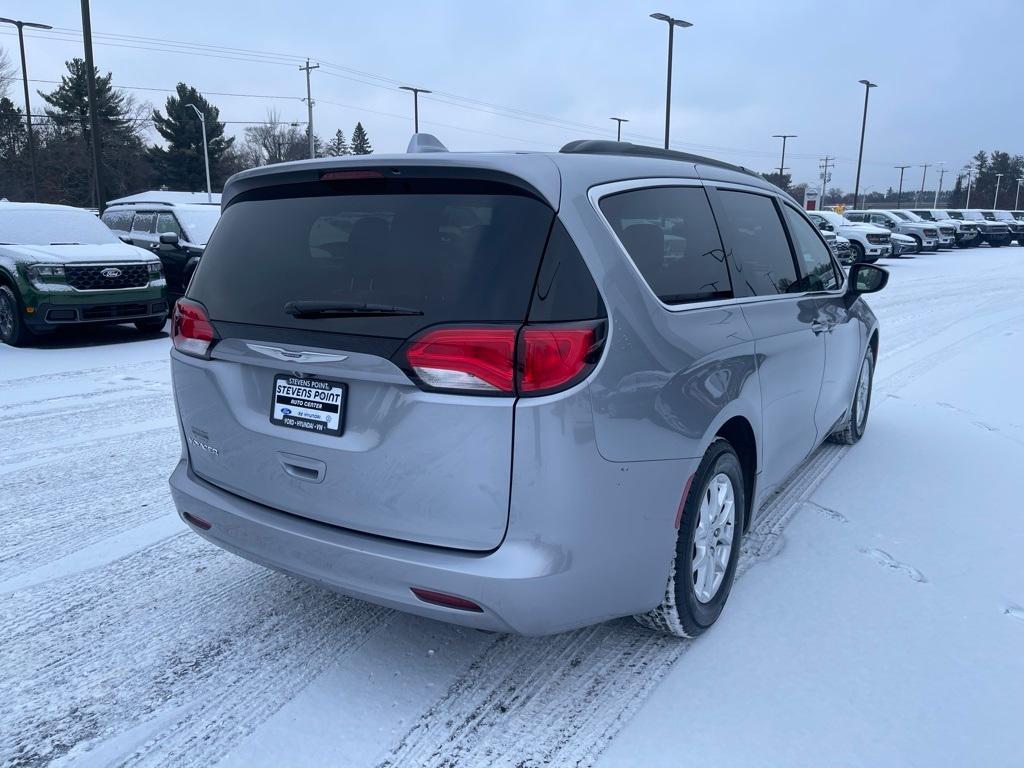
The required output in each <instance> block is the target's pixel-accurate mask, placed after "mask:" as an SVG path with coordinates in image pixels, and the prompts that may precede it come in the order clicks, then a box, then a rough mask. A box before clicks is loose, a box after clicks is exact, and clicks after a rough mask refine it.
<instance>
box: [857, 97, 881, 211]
mask: <svg viewBox="0 0 1024 768" xmlns="http://www.w3.org/2000/svg"><path fill="white" fill-rule="evenodd" d="M857 82H858V83H860V84H861V85H863V86H864V117H863V118H862V119H861V122H860V152H859V153H858V154H857V181H856V183H855V184H854V185H853V208H854V210H856V209H857V196H858V195H859V194H860V165H861V161H863V159H864V130H865V129H866V128H867V125H868V94H870V93H871V89H872V88H877V87H878V83H872V82H871V81H870V80H858V81H857Z"/></svg>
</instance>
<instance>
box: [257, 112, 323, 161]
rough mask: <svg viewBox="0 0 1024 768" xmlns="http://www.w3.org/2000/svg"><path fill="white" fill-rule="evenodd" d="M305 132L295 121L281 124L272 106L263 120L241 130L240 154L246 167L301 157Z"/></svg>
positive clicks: (306, 143) (304, 146)
mask: <svg viewBox="0 0 1024 768" xmlns="http://www.w3.org/2000/svg"><path fill="white" fill-rule="evenodd" d="M308 152H309V149H308V141H307V139H306V132H305V131H303V130H302V129H301V128H300V127H299V123H283V122H281V115H280V113H279V112H278V111H277V110H276V109H273V108H271V109H268V110H267V120H266V122H264V123H259V124H257V125H250V126H249V127H248V128H246V129H245V144H243V145H242V149H241V152H240V154H241V155H242V158H243V160H244V163H245V164H246V165H248V166H255V165H272V164H273V163H283V162H285V161H286V160H301V159H302V158H304V157H306V155H307V154H308Z"/></svg>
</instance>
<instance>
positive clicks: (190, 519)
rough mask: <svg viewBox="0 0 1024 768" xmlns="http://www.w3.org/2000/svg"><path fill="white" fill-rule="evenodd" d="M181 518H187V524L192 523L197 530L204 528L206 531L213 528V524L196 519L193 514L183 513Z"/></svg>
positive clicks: (199, 518)
mask: <svg viewBox="0 0 1024 768" xmlns="http://www.w3.org/2000/svg"><path fill="white" fill-rule="evenodd" d="M181 516H182V517H184V518H185V522H187V523H191V524H192V525H194V526H195V527H196V528H202V529H203V530H204V531H208V530H210V529H211V528H213V523H211V522H208V521H206V520H203V518H201V517H196V516H195V515H193V514H192V513H191V512H182V513H181Z"/></svg>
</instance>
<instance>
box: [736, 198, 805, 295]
mask: <svg viewBox="0 0 1024 768" xmlns="http://www.w3.org/2000/svg"><path fill="white" fill-rule="evenodd" d="M718 197H719V199H720V200H721V202H722V209H723V212H724V214H725V220H724V221H723V222H722V229H723V234H724V237H725V242H726V246H727V247H728V249H729V252H730V257H731V264H732V266H733V284H734V286H735V290H736V295H737V296H773V295H777V294H780V293H787V292H789V291H790V289H791V288H793V286H794V285H795V283H796V282H797V273H796V263H795V262H794V261H793V254H792V251H791V250H790V248H789V240H788V239H787V238H786V232H785V230H784V229H783V228H782V221H781V219H779V214H778V211H777V210H776V208H775V201H774V200H772V198H770V197H768V196H766V195H759V194H754V193H752V192H736V191H733V190H726V189H721V190H719V191H718Z"/></svg>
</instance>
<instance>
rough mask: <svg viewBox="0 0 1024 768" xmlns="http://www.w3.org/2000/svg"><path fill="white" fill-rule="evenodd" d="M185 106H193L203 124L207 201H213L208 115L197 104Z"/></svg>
mask: <svg viewBox="0 0 1024 768" xmlns="http://www.w3.org/2000/svg"><path fill="white" fill-rule="evenodd" d="M185 106H186V107H192V110H193V111H194V112H195V113H196V115H197V116H198V117H199V122H200V123H201V124H202V126H203V162H205V163H206V202H208V203H212V202H213V190H212V189H210V150H209V148H208V147H207V146H206V115H204V114H203V112H202V110H201V109H199V107H197V106H196V105H195V104H186V105H185Z"/></svg>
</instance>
